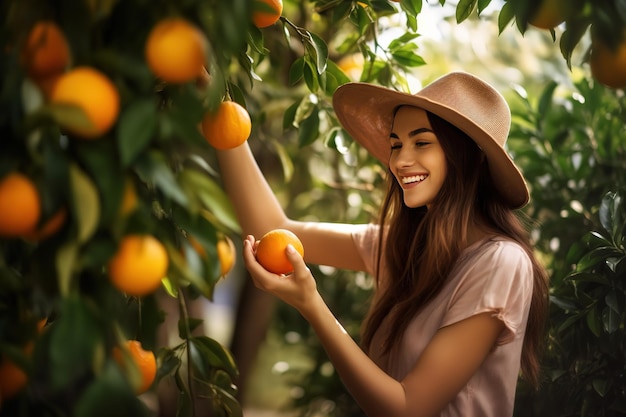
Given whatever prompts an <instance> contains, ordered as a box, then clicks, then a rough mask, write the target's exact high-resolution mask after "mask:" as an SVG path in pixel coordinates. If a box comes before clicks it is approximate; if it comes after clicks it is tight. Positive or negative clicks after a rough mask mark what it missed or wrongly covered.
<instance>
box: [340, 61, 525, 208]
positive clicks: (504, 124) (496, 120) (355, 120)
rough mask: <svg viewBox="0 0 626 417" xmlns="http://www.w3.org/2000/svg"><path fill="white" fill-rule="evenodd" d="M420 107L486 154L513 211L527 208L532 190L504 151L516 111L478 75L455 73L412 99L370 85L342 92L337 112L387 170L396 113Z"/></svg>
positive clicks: (348, 87)
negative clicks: (397, 110)
mask: <svg viewBox="0 0 626 417" xmlns="http://www.w3.org/2000/svg"><path fill="white" fill-rule="evenodd" d="M403 105H407V106H415V107H419V108H421V109H423V110H426V111H428V112H431V113H434V114H436V115H437V116H439V117H441V118H442V119H444V120H446V121H448V122H449V123H451V124H453V125H454V126H456V127H457V128H459V129H461V130H462V131H463V132H465V133H466V134H467V135H468V136H469V137H471V138H472V139H473V140H474V141H475V142H476V144H477V145H478V146H479V147H480V148H481V149H482V150H483V152H484V153H485V156H486V159H487V163H488V165H489V171H490V173H491V177H492V179H493V181H494V184H495V186H496V188H497V189H498V191H499V192H500V194H501V195H502V197H503V198H504V199H505V201H506V202H508V204H509V205H510V207H511V208H519V207H522V206H524V205H525V204H526V203H527V202H528V200H529V195H528V188H527V186H526V182H525V181H524V177H523V175H522V173H521V172H520V171H519V169H518V168H517V167H516V166H515V164H514V163H513V161H512V160H511V158H510V156H509V154H508V153H507V151H506V149H505V147H504V146H505V143H506V140H507V137H508V135H509V128H510V125H511V111H510V110H509V106H508V105H507V103H506V101H505V100H504V98H503V97H502V95H501V94H500V93H498V92H497V91H496V90H495V89H494V88H493V87H491V86H490V85H489V84H487V83H485V82H484V81H482V80H480V79H479V78H477V77H475V76H474V75H471V74H468V73H465V72H452V73H450V74H447V75H444V76H443V77H441V78H439V79H437V80H435V81H433V82H432V83H430V84H429V85H427V86H426V87H424V88H423V89H422V90H421V91H419V92H418V93H416V94H414V95H411V94H408V93H402V92H398V91H394V90H390V89H388V88H384V87H381V86H377V85H372V84H367V83H348V84H344V85H342V86H341V87H339V88H338V89H337V91H336V92H335V95H334V96H333V106H334V108H335V112H336V114H337V117H338V118H339V121H340V122H341V124H342V125H343V127H344V128H345V129H346V131H347V132H348V133H349V134H350V135H351V136H352V138H353V139H354V140H356V141H357V142H358V143H360V144H361V145H363V146H364V147H365V148H366V149H367V150H368V151H369V152H370V153H371V154H372V155H373V156H374V157H376V158H377V159H378V160H379V161H381V162H382V163H384V164H385V165H388V162H389V155H390V147H389V134H390V132H391V124H392V121H393V116H394V112H395V109H396V108H398V107H399V106H403Z"/></svg>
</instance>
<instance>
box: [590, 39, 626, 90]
mask: <svg viewBox="0 0 626 417" xmlns="http://www.w3.org/2000/svg"><path fill="white" fill-rule="evenodd" d="M589 65H590V66H591V75H592V76H593V77H594V78H595V79H596V80H598V81H599V82H600V83H602V84H604V85H606V86H607V87H610V88H616V89H617V88H623V87H626V40H623V41H622V42H620V43H619V44H618V45H617V47H616V48H615V49H612V48H611V47H610V46H609V45H607V44H606V43H605V42H604V41H602V40H601V39H599V38H598V37H595V36H592V39H591V55H590V57H589Z"/></svg>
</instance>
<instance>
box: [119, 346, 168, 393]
mask: <svg viewBox="0 0 626 417" xmlns="http://www.w3.org/2000/svg"><path fill="white" fill-rule="evenodd" d="M126 348H127V349H128V353H129V354H130V359H131V360H132V363H133V366H136V367H137V369H138V370H139V373H140V375H141V381H140V383H139V385H138V386H137V387H136V388H135V393H136V394H137V395H139V394H143V393H144V392H146V391H147V390H148V389H149V388H150V387H151V386H152V383H153V382H154V379H155V378H156V373H157V362H156V357H155V356H154V352H152V351H151V350H145V349H144V348H143V346H142V345H141V342H139V341H138V340H127V341H126ZM113 358H114V359H115V361H116V362H117V363H118V364H119V365H120V366H121V367H122V368H126V363H127V361H126V360H124V355H123V353H122V349H121V348H119V347H117V346H116V347H115V348H113Z"/></svg>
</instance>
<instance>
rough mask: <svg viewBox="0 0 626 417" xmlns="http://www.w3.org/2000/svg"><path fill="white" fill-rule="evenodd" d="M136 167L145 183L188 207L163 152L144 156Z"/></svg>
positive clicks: (152, 152)
mask: <svg viewBox="0 0 626 417" xmlns="http://www.w3.org/2000/svg"><path fill="white" fill-rule="evenodd" d="M135 167H136V169H137V173H138V174H139V176H140V177H141V179H142V180H143V181H144V182H147V183H149V184H154V185H156V186H157V187H158V188H159V189H160V190H161V191H163V193H164V194H165V195H166V196H168V197H170V198H171V199H172V200H174V201H176V202H177V203H178V204H180V205H181V206H186V205H187V204H188V203H189V200H188V199H187V196H186V195H185V193H184V192H183V190H182V189H181V188H180V186H179V185H178V183H177V182H176V178H175V177H174V173H173V172H172V170H171V169H170V167H169V166H168V164H167V160H166V158H165V156H164V155H163V154H162V153H161V152H159V151H155V150H153V151H150V152H149V153H146V154H143V155H142V156H141V158H139V159H138V160H137V163H136V166H135Z"/></svg>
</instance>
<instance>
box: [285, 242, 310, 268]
mask: <svg viewBox="0 0 626 417" xmlns="http://www.w3.org/2000/svg"><path fill="white" fill-rule="evenodd" d="M285 254H286V255H287V259H288V260H289V262H291V265H292V266H293V271H294V273H295V274H296V276H301V275H302V274H305V273H309V268H308V267H307V266H306V263H305V262H304V259H302V256H301V255H300V253H299V252H298V251H297V250H296V249H295V248H294V247H293V246H292V245H291V244H289V245H287V249H285Z"/></svg>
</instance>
